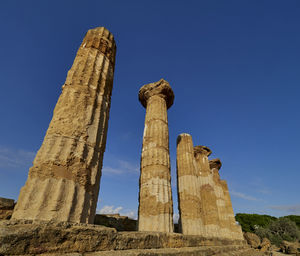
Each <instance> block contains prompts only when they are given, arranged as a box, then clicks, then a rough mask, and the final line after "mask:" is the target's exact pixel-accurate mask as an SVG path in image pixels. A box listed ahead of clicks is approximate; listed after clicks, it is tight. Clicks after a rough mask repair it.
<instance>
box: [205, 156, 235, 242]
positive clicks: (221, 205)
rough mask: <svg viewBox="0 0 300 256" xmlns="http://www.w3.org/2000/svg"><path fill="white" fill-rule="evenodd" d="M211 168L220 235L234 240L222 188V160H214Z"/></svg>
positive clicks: (210, 164)
mask: <svg viewBox="0 0 300 256" xmlns="http://www.w3.org/2000/svg"><path fill="white" fill-rule="evenodd" d="M209 166H210V170H211V174H212V179H213V181H212V184H213V187H214V191H215V194H216V201H217V208H218V216H219V225H220V230H219V234H220V236H221V237H225V238H233V235H232V231H231V225H230V222H229V220H228V212H227V207H226V198H225V194H224V191H223V188H222V184H221V179H220V174H219V170H220V168H221V166H222V163H221V160H220V159H218V158H217V159H213V160H210V161H209Z"/></svg>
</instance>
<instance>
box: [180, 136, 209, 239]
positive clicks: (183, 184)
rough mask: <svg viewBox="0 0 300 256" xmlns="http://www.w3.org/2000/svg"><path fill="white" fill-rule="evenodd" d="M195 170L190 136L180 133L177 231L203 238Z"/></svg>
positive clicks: (203, 231)
mask: <svg viewBox="0 0 300 256" xmlns="http://www.w3.org/2000/svg"><path fill="white" fill-rule="evenodd" d="M196 169H197V167H196V161H195V158H194V146H193V140H192V136H191V135H189V134H187V133H182V134H180V135H179V136H178V138H177V192H178V210H179V217H180V218H179V230H180V232H181V233H183V234H185V235H203V236H205V227H204V225H203V220H202V211H201V198H200V194H199V183H198V178H197V173H196Z"/></svg>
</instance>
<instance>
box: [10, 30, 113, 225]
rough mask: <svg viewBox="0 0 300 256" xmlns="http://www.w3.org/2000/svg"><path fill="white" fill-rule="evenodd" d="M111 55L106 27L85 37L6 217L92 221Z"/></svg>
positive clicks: (99, 173)
mask: <svg viewBox="0 0 300 256" xmlns="http://www.w3.org/2000/svg"><path fill="white" fill-rule="evenodd" d="M115 54H116V45H115V41H114V38H113V35H112V34H111V33H110V32H109V31H108V30H107V29H105V28H103V27H101V28H96V29H91V30H89V31H88V32H87V33H86V35H85V37H84V39H83V42H82V44H81V45H80V47H79V49H78V52H77V54H76V57H75V60H74V63H73V65H72V67H71V69H70V70H69V72H68V75H67V79H66V81H65V83H64V85H63V89H62V93H61V95H60V97H59V99H58V102H57V104H56V106H55V109H54V112H53V118H52V120H51V122H50V125H49V128H48V130H47V133H46V136H45V138H44V141H43V144H42V146H41V148H40V149H39V151H38V153H37V155H36V157H35V159H34V162H33V166H32V167H31V168H30V170H29V175H28V179H27V181H26V184H25V186H24V187H23V188H22V189H21V192H20V195H19V199H18V202H17V205H16V207H15V210H14V213H13V215H12V219H29V220H55V221H70V222H77V223H93V222H94V217H95V213H96V206H97V200H98V193H99V185H100V177H101V168H102V160H103V154H104V150H105V143H106V134H107V125H108V117H109V109H110V97H111V92H112V86H113V77H114V76H113V75H114V64H115Z"/></svg>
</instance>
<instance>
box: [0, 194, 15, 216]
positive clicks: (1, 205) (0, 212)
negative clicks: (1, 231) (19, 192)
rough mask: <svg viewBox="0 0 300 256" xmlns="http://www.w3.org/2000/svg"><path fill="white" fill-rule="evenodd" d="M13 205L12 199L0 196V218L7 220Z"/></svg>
mask: <svg viewBox="0 0 300 256" xmlns="http://www.w3.org/2000/svg"><path fill="white" fill-rule="evenodd" d="M14 207H15V201H14V200H13V199H8V198H3V197H0V220H8V219H10V218H11V216H12V213H13V210H14Z"/></svg>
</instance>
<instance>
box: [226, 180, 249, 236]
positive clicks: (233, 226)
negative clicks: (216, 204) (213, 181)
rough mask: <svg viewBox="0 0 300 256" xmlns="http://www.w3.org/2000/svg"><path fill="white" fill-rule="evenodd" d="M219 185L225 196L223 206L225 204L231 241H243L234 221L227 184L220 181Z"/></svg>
mask: <svg viewBox="0 0 300 256" xmlns="http://www.w3.org/2000/svg"><path fill="white" fill-rule="evenodd" d="M221 185H222V188H223V192H224V195H225V204H226V211H227V221H228V223H227V226H228V228H229V229H230V231H231V239H238V240H243V239H244V237H243V232H242V229H241V227H240V226H239V225H238V224H237V223H236V220H235V216H234V212H233V208H232V203H231V199H230V194H229V190H228V186H227V182H226V181H225V180H221Z"/></svg>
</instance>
